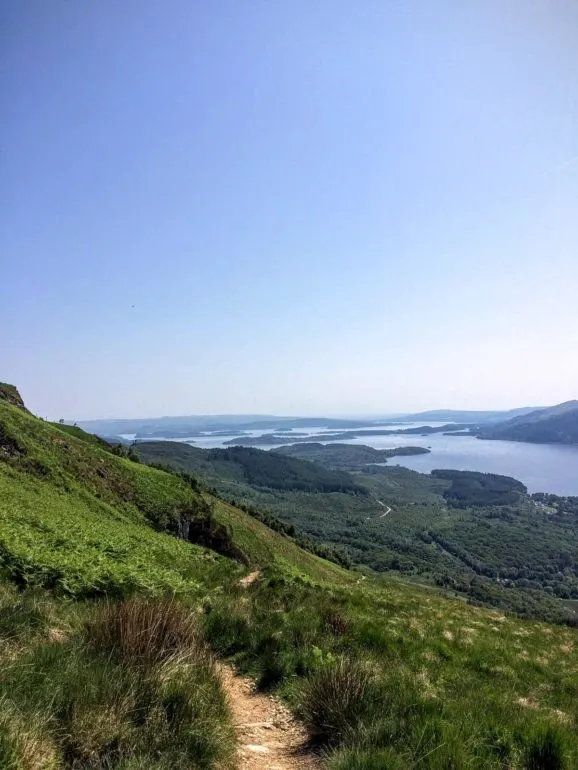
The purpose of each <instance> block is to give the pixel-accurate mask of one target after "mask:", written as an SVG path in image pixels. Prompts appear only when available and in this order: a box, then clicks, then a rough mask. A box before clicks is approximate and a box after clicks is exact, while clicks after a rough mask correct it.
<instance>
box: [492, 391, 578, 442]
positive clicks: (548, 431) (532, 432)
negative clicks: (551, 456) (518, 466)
mask: <svg viewBox="0 0 578 770" xmlns="http://www.w3.org/2000/svg"><path fill="white" fill-rule="evenodd" d="M478 435H479V436H480V438H485V439H502V440H503V441H528V442H531V443H535V444H578V401H566V402H565V403H563V404H558V405H557V406H552V407H549V408H548V409H538V410H535V411H533V412H530V413H529V414H526V415H522V416H519V417H515V418H513V419H511V420H507V421H506V422H501V423H499V424H497V425H492V426H488V427H484V428H482V429H480V430H479V431H478Z"/></svg>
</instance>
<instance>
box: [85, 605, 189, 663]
mask: <svg viewBox="0 0 578 770" xmlns="http://www.w3.org/2000/svg"><path fill="white" fill-rule="evenodd" d="M85 635H86V639H87V641H88V643H89V644H90V645H91V646H92V647H93V648H94V649H95V650H97V651H100V652H105V653H112V654H113V655H114V656H116V657H117V658H118V659H119V660H122V661H125V662H127V663H140V664H148V665H154V664H156V663H161V662H164V661H167V660H169V659H170V658H171V657H173V656H174V655H183V654H187V653H190V652H192V651H195V652H197V653H198V652H203V653H204V646H203V645H202V643H201V641H200V638H199V634H198V632H197V629H196V627H195V624H194V620H193V616H192V614H191V612H190V611H189V610H187V609H186V608H185V607H184V606H183V605H182V604H180V603H179V602H177V601H174V600H171V599H161V600H152V599H142V598H136V597H135V598H133V599H128V600H127V601H124V602H122V603H120V604H116V603H106V604H104V605H100V606H98V607H97V608H96V609H95V610H94V612H93V613H92V617H90V618H89V620H88V621H87V623H86V624H85Z"/></svg>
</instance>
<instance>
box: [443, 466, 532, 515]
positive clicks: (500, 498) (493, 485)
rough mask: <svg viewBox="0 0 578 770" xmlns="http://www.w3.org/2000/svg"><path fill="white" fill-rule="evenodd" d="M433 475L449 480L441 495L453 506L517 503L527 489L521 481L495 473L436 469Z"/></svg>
mask: <svg viewBox="0 0 578 770" xmlns="http://www.w3.org/2000/svg"><path fill="white" fill-rule="evenodd" d="M432 476H434V477H435V478H436V479H444V481H449V482H450V486H449V487H448V489H446V490H445V491H444V498H445V499H446V500H447V501H448V502H449V504H450V505H453V506H455V507H456V508H460V507H461V508H463V507H467V506H470V505H475V506H480V505H481V506H488V505H498V506H501V505H517V504H518V503H519V502H521V500H522V498H523V497H524V496H525V495H526V494H527V492H528V490H527V489H526V487H525V486H524V485H523V484H522V483H521V482H520V481H516V479H513V478H511V477H510V476H499V475H497V474H495V473H478V472H476V471H441V470H439V471H438V470H436V471H432Z"/></svg>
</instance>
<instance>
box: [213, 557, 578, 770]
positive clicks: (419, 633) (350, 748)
mask: <svg viewBox="0 0 578 770" xmlns="http://www.w3.org/2000/svg"><path fill="white" fill-rule="evenodd" d="M249 595H250V601H249V602H248V601H247V597H246V595H245V594H244V593H242V592H241V591H238V592H237V593H236V595H235V593H234V592H233V593H232V594H231V595H229V596H227V597H217V598H216V599H215V600H212V601H211V600H209V601H207V602H206V604H205V613H206V614H205V633H206V634H207V637H208V639H209V641H210V642H211V644H212V645H213V646H214V648H215V649H216V650H217V651H218V652H219V653H220V654H222V655H227V656H231V657H232V658H233V659H234V660H235V661H236V662H237V664H238V665H239V666H241V668H243V669H244V670H246V671H248V672H249V673H250V674H252V675H253V676H254V677H255V678H256V679H257V681H259V682H260V683H261V686H263V687H266V688H271V687H273V688H275V689H277V690H278V691H279V692H280V693H281V694H282V695H283V697H285V698H286V699H287V700H288V701H289V703H291V704H292V706H293V708H295V709H296V710H297V711H298V712H299V713H300V714H301V715H302V716H303V717H304V718H305V720H306V722H307V724H308V725H309V727H310V730H311V733H312V735H313V736H314V737H315V738H316V739H317V740H318V741H319V742H320V743H322V744H325V745H327V746H328V747H329V749H330V757H331V759H330V761H329V766H330V767H332V768H345V767H347V768H349V767H360V768H365V767H367V768H374V767H389V766H390V764H383V765H380V764H379V762H384V763H385V761H386V757H387V761H388V762H390V763H391V766H392V767H404V768H408V767H425V768H432V770H433V769H434V768H435V769H436V770H438V769H439V770H445V769H446V768H451V767H454V768H460V769H461V768H464V770H465V768H480V770H482V769H484V770H485V769H486V768H496V770H497V768H503V767H510V768H519V770H526V769H527V768H530V767H539V768H542V770H546V769H547V768H564V770H571V768H574V767H576V766H577V765H576V763H577V762H578V739H577V735H578V732H577V727H578V700H577V698H576V695H577V692H578V674H577V671H578V668H577V665H578V645H577V642H578V635H577V634H576V632H575V631H574V630H572V629H569V628H567V629H561V628H553V627H552V626H549V625H547V624H543V623H538V622H534V621H522V620H519V619H516V618H512V617H507V616H505V615H503V614H501V613H499V612H497V611H488V610H485V609H481V608H480V609H477V608H473V607H471V606H468V605H467V604H465V603H464V602H461V601H452V600H449V599H447V598H445V597H443V596H440V595H438V594H436V593H435V592H431V591H422V590H420V589H419V588H416V587H408V586H403V585H395V584H385V583H384V584H383V585H381V586H376V585H375V584H373V583H372V582H371V581H369V580H367V581H365V582H363V583H360V584H358V585H355V586H347V587H339V588H338V587H333V588H331V587H328V586H325V587H319V586H318V587H311V586H309V585H307V584H306V583H304V582H303V581H301V580H299V579H293V580H288V579H287V578H286V577H285V576H284V575H283V574H282V573H279V572H277V571H275V570H273V571H270V572H268V573H267V574H266V576H265V579H264V580H263V581H262V582H261V583H260V584H257V585H255V586H253V587H252V588H250V589H249ZM550 754H551V757H550V759H548V758H547V757H548V756H550ZM531 757H534V758H533V759H532V758H531ZM545 757H546V758H545ZM348 763H351V764H348ZM532 763H534V764H532ZM536 763H537V764H536Z"/></svg>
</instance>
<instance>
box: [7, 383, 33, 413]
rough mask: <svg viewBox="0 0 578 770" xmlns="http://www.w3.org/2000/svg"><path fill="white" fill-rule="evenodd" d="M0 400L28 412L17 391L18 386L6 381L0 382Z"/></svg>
mask: <svg viewBox="0 0 578 770" xmlns="http://www.w3.org/2000/svg"><path fill="white" fill-rule="evenodd" d="M0 401H7V402H8V403H9V404H11V405H12V406H17V407H18V409H23V410H24V411H25V412H28V409H26V407H25V406H24V401H23V400H22V396H21V395H20V393H19V392H18V388H16V387H15V386H14V385H9V384H8V383H7V382H0Z"/></svg>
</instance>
